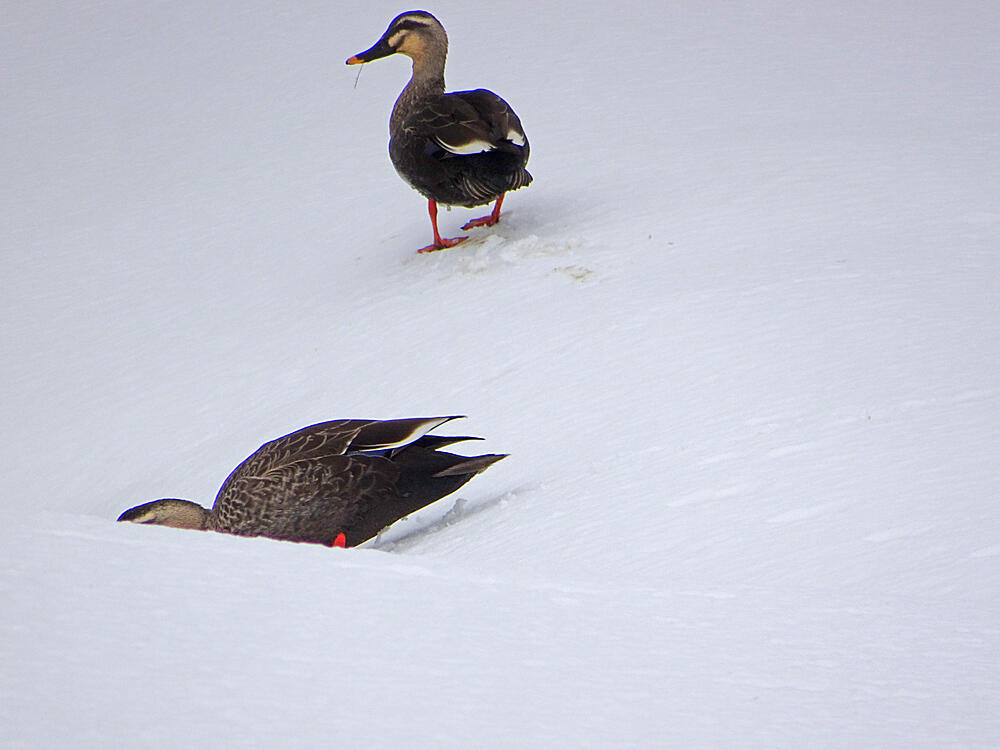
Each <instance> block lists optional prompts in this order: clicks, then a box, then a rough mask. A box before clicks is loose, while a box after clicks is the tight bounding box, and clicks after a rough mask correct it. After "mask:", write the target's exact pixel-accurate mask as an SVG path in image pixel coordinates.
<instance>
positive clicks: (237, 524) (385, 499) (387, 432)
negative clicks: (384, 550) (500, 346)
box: [118, 417, 504, 547]
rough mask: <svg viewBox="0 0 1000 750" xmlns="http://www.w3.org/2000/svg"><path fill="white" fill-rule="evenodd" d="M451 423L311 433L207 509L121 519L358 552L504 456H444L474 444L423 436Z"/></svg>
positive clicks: (281, 445) (276, 445)
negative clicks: (454, 446) (458, 444)
mask: <svg viewBox="0 0 1000 750" xmlns="http://www.w3.org/2000/svg"><path fill="white" fill-rule="evenodd" d="M450 419H454V417H435V418H428V419H423V418H421V419H397V420H388V421H374V420H356V419H344V420H337V421H333V422H323V423H320V424H315V425H311V426H310V427H305V428H303V429H301V430H297V431H296V432H293V433H291V434H289V435H285V436H284V437H280V438H278V439H276V440H272V441H271V442H269V443H265V444H264V445H262V446H261V447H260V448H259V449H258V450H257V451H255V452H254V453H253V455H251V456H250V457H249V458H247V459H246V460H245V461H243V462H242V463H241V464H240V465H239V466H237V467H236V468H235V469H234V470H233V472H232V473H231V474H230V475H229V477H228V478H227V479H226V481H225V482H224V483H223V485H222V488H221V489H220V490H219V493H218V495H217V496H216V499H215V504H214V505H213V506H212V508H211V510H207V509H205V508H202V507H201V506H200V505H197V504H196V503H191V502H189V501H186V500H174V499H165V500H156V501H153V502H151V503H145V504H144V505H140V506H137V507H135V508H132V509H130V510H128V511H126V512H125V513H123V514H122V515H121V516H120V517H119V519H118V520H119V521H134V522H136V523H154V524H162V525H167V526H179V527H182V528H200V529H204V530H206V531H220V532H223V533H227V534H237V535H240V536H266V537H271V538H273V539H285V540H288V541H294V542H313V543H317V544H325V545H328V546H334V545H337V546H348V547H352V546H355V545H358V544H361V543H362V542H364V541H367V540H368V539H371V538H372V537H373V536H375V535H376V534H377V533H378V532H379V531H381V530H382V529H384V528H385V527H386V526H389V525H391V524H392V523H394V522H395V521H397V520H399V519H400V518H402V517H403V516H406V515H408V514H410V513H413V512H414V511H416V510H419V509H420V508H423V507H425V506H427V505H430V504H431V503H433V502H435V501H436V500H439V499H441V498H442V497H445V496H446V495H449V494H451V493H452V492H454V491H455V490H457V489H458V488H459V487H461V486H462V485H463V484H465V483H466V482H468V481H469V480H470V479H471V478H472V477H473V476H475V475H476V474H477V473H479V472H480V471H483V470H484V469H486V468H487V467H488V466H490V465H491V464H493V463H495V462H496V461H499V460H500V459H501V458H504V456H503V455H495V454H491V455H484V456H474V457H467V456H458V455H455V454H453V453H447V452H445V451H442V450H439V449H440V448H441V447H444V446H446V445H449V444H451V443H454V442H459V441H462V440H473V439H475V438H468V437H457V438H449V437H437V436H432V435H427V433H428V432H430V431H431V430H432V429H434V428H435V427H437V426H439V425H441V424H443V423H444V422H447V421H449V420H450Z"/></svg>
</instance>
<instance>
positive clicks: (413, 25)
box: [392, 19, 428, 32]
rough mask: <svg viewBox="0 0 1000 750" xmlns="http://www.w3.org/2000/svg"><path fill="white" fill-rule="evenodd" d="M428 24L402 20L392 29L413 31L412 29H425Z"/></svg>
mask: <svg viewBox="0 0 1000 750" xmlns="http://www.w3.org/2000/svg"><path fill="white" fill-rule="evenodd" d="M427 26H428V24H426V23H424V22H423V21H414V20H412V19H404V20H402V21H400V22H399V23H397V24H396V25H395V26H393V27H392V30H393V31H394V32H395V31H413V30H414V29H426V28H427Z"/></svg>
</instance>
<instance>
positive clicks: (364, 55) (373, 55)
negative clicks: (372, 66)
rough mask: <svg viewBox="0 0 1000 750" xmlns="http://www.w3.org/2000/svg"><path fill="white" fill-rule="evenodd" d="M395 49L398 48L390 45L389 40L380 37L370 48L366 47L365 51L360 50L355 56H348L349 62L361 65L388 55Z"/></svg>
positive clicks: (349, 63)
mask: <svg viewBox="0 0 1000 750" xmlns="http://www.w3.org/2000/svg"><path fill="white" fill-rule="evenodd" d="M395 51H396V50H394V49H393V48H392V47H390V46H389V42H387V41H386V40H385V39H379V40H378V41H377V42H376V43H375V45H374V46H373V47H371V48H370V49H366V50H365V51H364V52H359V53H358V54H356V55H355V56H354V57H351V58H348V60H347V64H348V65H360V64H361V63H366V62H371V61H372V60H378V59H379V58H380V57H388V56H389V55H391V54H393V53H394V52H395Z"/></svg>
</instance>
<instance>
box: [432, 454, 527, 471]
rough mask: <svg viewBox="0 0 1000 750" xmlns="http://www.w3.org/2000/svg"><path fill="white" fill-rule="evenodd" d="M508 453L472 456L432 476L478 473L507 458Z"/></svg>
mask: <svg viewBox="0 0 1000 750" xmlns="http://www.w3.org/2000/svg"><path fill="white" fill-rule="evenodd" d="M508 455H509V454H507V453H489V454H487V455H485V456H472V457H471V458H468V459H466V460H465V461H460V462H459V463H456V464H453V465H452V466H449V467H448V468H447V469H442V470H441V471H439V472H437V473H436V474H434V476H436V477H455V476H462V475H465V474H478V473H479V472H481V471H485V470H486V469H488V468H489V467H490V466H492V465H493V464H495V463H496V462H497V461H499V460H501V459H504V458H507V456H508Z"/></svg>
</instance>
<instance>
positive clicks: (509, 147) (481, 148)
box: [347, 10, 531, 252]
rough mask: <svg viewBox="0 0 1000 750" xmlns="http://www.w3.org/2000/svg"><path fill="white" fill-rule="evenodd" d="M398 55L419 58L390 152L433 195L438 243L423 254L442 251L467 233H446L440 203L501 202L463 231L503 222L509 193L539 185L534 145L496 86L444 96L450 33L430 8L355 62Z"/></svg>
mask: <svg viewBox="0 0 1000 750" xmlns="http://www.w3.org/2000/svg"><path fill="white" fill-rule="evenodd" d="M396 53H399V54H403V55H407V56H408V57H410V58H411V59H412V60H413V75H412V76H411V78H410V82H409V83H408V84H407V85H406V88H404V89H403V92H402V93H401V94H400V95H399V98H398V99H397V100H396V105H395V106H394V107H393V110H392V117H391V118H390V120H389V134H390V140H389V157H390V159H391V160H392V164H393V166H394V167H395V168H396V171H397V172H398V173H399V175H400V176H401V177H402V178H403V179H404V180H406V182H407V183H409V185H410V186H412V187H413V188H414V189H415V190H417V192H419V193H420V194H421V195H423V196H424V197H426V198H427V200H428V204H427V205H428V211H429V213H430V217H431V225H432V227H433V230H434V244H432V245H429V246H428V247H426V248H423V249H422V251H421V252H423V251H427V250H440V249H442V248H445V247H451V246H452V245H455V244H457V243H458V242H461V241H462V240H464V239H466V238H465V237H458V238H452V239H442V238H441V235H440V233H439V232H438V227H437V204H438V203H444V204H446V205H450V206H464V207H466V208H472V207H473V206H482V205H484V204H487V203H490V202H491V201H496V205H495V207H494V209H493V212H492V213H491V214H489V215H488V216H484V217H482V218H479V219H473V220H472V221H470V222H468V223H467V224H466V225H465V226H463V227H462V228H463V229H470V228H472V227H476V226H489V225H492V224H495V223H496V222H497V221H499V220H500V207H501V205H502V204H503V197H504V194H505V193H507V192H508V191H510V190H517V189H518V188H521V187H525V186H526V185H528V184H529V183H530V182H531V175H530V174H529V173H528V171H527V170H526V169H525V165H526V164H527V163H528V155H529V153H530V147H529V145H528V139H527V137H526V136H525V134H524V129H523V128H522V127H521V121H520V120H519V119H518V117H517V115H516V114H514V110H512V109H511V108H510V105H509V104H507V102H505V101H504V100H503V99H501V98H500V97H499V96H497V95H496V94H494V93H493V92H492V91H487V90H486V89H476V90H475V91H455V92H452V93H449V94H446V93H444V65H445V58H446V57H447V54H448V36H447V34H445V30H444V27H443V26H442V25H441V23H440V22H439V21H438V20H437V19H436V18H435V17H434V16H432V15H431V14H430V13H427V12H426V11H422V10H414V11H408V12H406V13H402V14H400V15H399V16H397V17H396V18H394V19H393V21H392V23H390V24H389V28H388V29H386V31H385V33H384V34H383V35H382V37H381V38H380V39H379V40H378V42H376V43H375V45H374V46H372V47H371V48H370V49H368V50H365V51H364V52H360V53H358V54H357V55H355V56H354V57H351V58H350V59H349V60H348V61H347V63H348V65H356V64H358V63H365V62H370V61H372V60H377V59H379V58H381V57H387V56H388V55H392V54H396Z"/></svg>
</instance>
